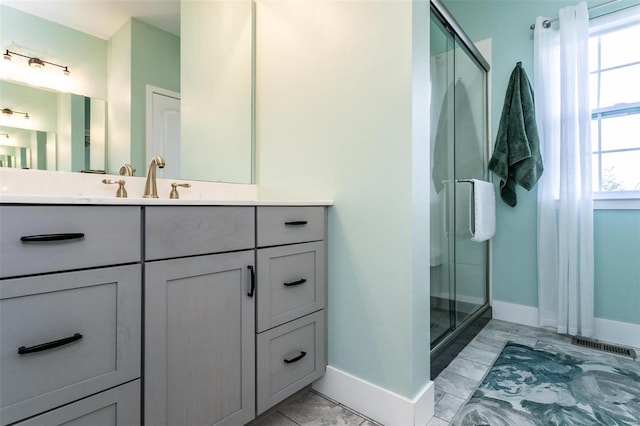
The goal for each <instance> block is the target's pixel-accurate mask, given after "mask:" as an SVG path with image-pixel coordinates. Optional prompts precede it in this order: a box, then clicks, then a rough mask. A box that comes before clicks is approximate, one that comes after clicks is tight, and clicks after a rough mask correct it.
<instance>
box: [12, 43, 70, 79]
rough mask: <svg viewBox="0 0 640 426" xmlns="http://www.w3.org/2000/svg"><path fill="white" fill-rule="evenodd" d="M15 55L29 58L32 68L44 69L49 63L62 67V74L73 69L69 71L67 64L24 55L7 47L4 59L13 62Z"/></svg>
mask: <svg viewBox="0 0 640 426" xmlns="http://www.w3.org/2000/svg"><path fill="white" fill-rule="evenodd" d="M13 55H16V56H20V57H22V58H26V59H28V60H29V66H30V67H31V68H36V69H42V68H44V66H45V64H47V65H53V66H54V67H59V68H62V74H64V75H66V76H68V75H70V74H71V71H69V67H68V66H66V65H60V64H56V63H54V62H49V61H45V60H43V59H40V58H37V57H35V56H27V55H23V54H21V53H18V52H12V51H11V50H9V49H7V50H6V51H5V52H4V55H3V57H4V60H5V61H9V62H11V61H12V60H13Z"/></svg>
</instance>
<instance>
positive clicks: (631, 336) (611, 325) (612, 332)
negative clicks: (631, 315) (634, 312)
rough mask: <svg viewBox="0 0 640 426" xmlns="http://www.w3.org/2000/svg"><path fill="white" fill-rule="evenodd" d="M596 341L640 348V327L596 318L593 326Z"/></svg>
mask: <svg viewBox="0 0 640 426" xmlns="http://www.w3.org/2000/svg"><path fill="white" fill-rule="evenodd" d="M593 326H594V327H593V328H594V330H593V334H594V336H595V338H596V339H598V340H602V341H604V342H611V343H617V344H619V345H624V346H633V347H636V348H640V325H638V324H631V323H628V322H621V321H612V320H608V319H603V318H596V320H595V321H594V324H593Z"/></svg>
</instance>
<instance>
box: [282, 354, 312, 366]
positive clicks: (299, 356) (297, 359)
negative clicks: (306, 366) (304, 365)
mask: <svg viewBox="0 0 640 426" xmlns="http://www.w3.org/2000/svg"><path fill="white" fill-rule="evenodd" d="M306 355H307V353H306V352H305V351H300V355H298V356H297V357H295V358H291V359H285V360H284V363H285V364H292V363H294V362H296V361H300V360H301V359H302V358H304V357H305V356H306Z"/></svg>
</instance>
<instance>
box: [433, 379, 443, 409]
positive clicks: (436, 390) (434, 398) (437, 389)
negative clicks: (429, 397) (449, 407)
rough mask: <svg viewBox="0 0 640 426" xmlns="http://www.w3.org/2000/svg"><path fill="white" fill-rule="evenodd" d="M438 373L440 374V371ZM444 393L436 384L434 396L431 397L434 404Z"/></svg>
mask: <svg viewBox="0 0 640 426" xmlns="http://www.w3.org/2000/svg"><path fill="white" fill-rule="evenodd" d="M440 374H442V373H440ZM444 395H445V392H444V391H443V390H440V389H439V388H438V386H436V388H435V392H434V397H433V402H434V404H437V403H438V401H440V400H441V399H442V397H443V396H444Z"/></svg>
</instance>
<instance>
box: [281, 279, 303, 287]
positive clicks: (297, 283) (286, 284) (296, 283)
mask: <svg viewBox="0 0 640 426" xmlns="http://www.w3.org/2000/svg"><path fill="white" fill-rule="evenodd" d="M306 282H307V280H305V279H304V278H302V279H301V280H298V281H292V282H290V283H282V285H284V286H285V287H293V286H294V285H300V284H304V283H306Z"/></svg>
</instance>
